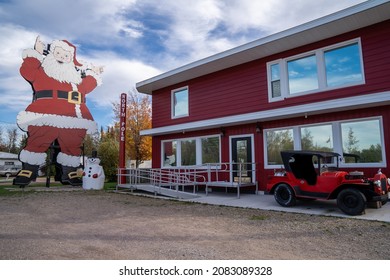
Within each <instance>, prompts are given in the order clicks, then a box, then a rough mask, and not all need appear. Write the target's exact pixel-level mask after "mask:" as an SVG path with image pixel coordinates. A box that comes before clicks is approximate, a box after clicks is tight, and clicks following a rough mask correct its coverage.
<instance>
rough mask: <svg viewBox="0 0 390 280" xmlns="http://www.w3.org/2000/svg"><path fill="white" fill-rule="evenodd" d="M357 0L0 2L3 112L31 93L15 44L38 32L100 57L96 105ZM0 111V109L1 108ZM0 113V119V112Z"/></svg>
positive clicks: (25, 44)
mask: <svg viewBox="0 0 390 280" xmlns="http://www.w3.org/2000/svg"><path fill="white" fill-rule="evenodd" d="M360 2H363V1H361V0H346V1H339V0H318V1H312V0H289V1H287V0H273V1H253V0H229V1H225V0H197V1H191V2H189V1H187V0H165V1H157V0H142V1H141V0H139V1H137V0H128V1H123V0H110V1H103V0H102V1H95V0H79V1H62V0H51V1H47V0H34V1H24V0H11V1H6V2H2V3H1V6H0V45H1V48H0V58H1V59H0V97H1V100H2V101H1V104H0V105H1V106H0V110H3V109H2V108H6V110H7V112H8V111H11V112H15V116H16V114H17V112H19V111H20V110H23V109H24V108H25V107H26V106H27V105H28V104H29V103H30V101H31V88H30V85H29V84H28V83H27V82H26V81H24V80H23V78H22V77H21V76H20V74H19V67H20V64H21V62H22V59H21V52H22V50H23V49H25V48H31V47H33V45H34V42H35V38H36V36H37V35H41V37H42V39H43V40H44V41H45V42H47V43H49V42H50V41H52V40H53V39H67V40H69V41H71V42H72V43H74V44H77V46H78V50H77V55H78V58H79V59H80V60H85V61H87V62H92V63H94V64H95V65H105V72H104V73H103V75H102V79H103V85H102V86H100V87H98V88H97V89H96V90H95V91H93V92H92V93H91V94H90V97H89V101H88V102H89V103H90V104H92V106H93V107H95V108H96V109H104V108H111V103H112V102H113V101H116V100H117V99H118V98H119V94H120V93H121V92H127V91H128V90H130V89H131V88H132V87H134V85H135V83H136V82H139V81H142V80H145V79H148V78H151V77H153V76H155V75H157V74H159V73H161V72H162V71H167V70H170V69H172V68H176V67H179V66H182V65H184V64H187V63H189V62H193V61H195V60H198V59H202V58H204V57H207V56H210V55H213V54H216V53H219V52H221V51H225V50H227V49H230V48H233V47H235V46H238V45H241V44H243V43H247V42H249V41H252V40H256V39H258V38H261V37H263V36H265V35H268V34H271V33H274V32H277V31H280V30H284V29H287V28H289V27H293V26H296V25H298V24H301V23H303V22H306V21H309V20H313V19H315V18H318V17H320V16H323V15H325V14H329V13H332V12H335V11H337V10H340V9H343V8H346V7H347V6H351V5H354V4H357V3H360ZM0 115H2V114H0ZM0 121H1V119H0Z"/></svg>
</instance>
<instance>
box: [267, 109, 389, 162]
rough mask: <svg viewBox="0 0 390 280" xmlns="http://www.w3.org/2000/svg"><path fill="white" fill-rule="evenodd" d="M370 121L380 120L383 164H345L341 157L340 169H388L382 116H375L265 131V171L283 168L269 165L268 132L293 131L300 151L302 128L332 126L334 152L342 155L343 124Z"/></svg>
mask: <svg viewBox="0 0 390 280" xmlns="http://www.w3.org/2000/svg"><path fill="white" fill-rule="evenodd" d="M369 120H378V121H379V126H380V127H379V129H380V131H381V135H380V137H381V138H380V141H381V147H382V162H372V163H370V162H368V163H364V162H362V163H345V162H344V159H343V157H342V156H341V159H342V161H341V162H340V163H339V167H341V168H386V167H387V164H386V163H387V160H386V152H385V151H386V147H385V144H386V143H385V139H384V130H383V118H382V116H373V117H368V118H358V119H345V120H340V121H334V122H322V123H312V124H305V125H297V126H288V127H276V128H269V129H264V133H263V143H264V146H263V150H264V154H263V156H264V168H265V169H275V168H280V167H281V166H282V167H283V164H272V165H271V164H268V160H267V156H268V155H267V153H268V150H267V132H268V131H274V130H287V129H291V130H292V131H293V140H294V149H295V150H300V149H301V138H300V129H301V128H302V127H307V126H320V125H332V133H333V134H332V137H333V139H332V141H333V151H334V152H336V153H339V154H340V155H342V154H343V142H342V141H343V140H342V134H341V124H342V123H348V122H363V121H369Z"/></svg>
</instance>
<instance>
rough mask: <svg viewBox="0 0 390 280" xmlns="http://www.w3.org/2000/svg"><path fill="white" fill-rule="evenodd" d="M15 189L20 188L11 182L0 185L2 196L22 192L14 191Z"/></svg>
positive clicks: (0, 194)
mask: <svg viewBox="0 0 390 280" xmlns="http://www.w3.org/2000/svg"><path fill="white" fill-rule="evenodd" d="M13 189H15V190H19V187H17V186H14V185H11V184H9V185H8V184H7V185H0V196H7V195H15V194H18V193H20V192H17V191H13Z"/></svg>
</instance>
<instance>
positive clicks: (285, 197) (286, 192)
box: [274, 184, 297, 207]
mask: <svg viewBox="0 0 390 280" xmlns="http://www.w3.org/2000/svg"><path fill="white" fill-rule="evenodd" d="M274 197H275V200H276V202H277V203H279V204H280V205H282V206H284V207H290V206H294V205H295V204H296V202H297V200H296V198H295V193H294V191H293V189H292V188H291V187H290V186H288V185H286V184H280V185H278V186H277V187H276V188H275V191H274Z"/></svg>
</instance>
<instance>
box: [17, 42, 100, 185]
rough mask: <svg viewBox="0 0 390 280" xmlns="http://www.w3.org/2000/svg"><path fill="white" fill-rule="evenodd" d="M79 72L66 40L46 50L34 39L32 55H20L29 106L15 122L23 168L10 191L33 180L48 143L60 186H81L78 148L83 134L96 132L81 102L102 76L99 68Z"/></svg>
mask: <svg viewBox="0 0 390 280" xmlns="http://www.w3.org/2000/svg"><path fill="white" fill-rule="evenodd" d="M82 66H83V65H81V64H80V63H79V62H78V61H77V59H76V48H75V46H74V45H72V44H71V43H69V42H68V41H65V40H55V41H53V42H52V43H51V44H50V45H48V46H46V45H45V44H44V43H43V42H42V41H41V40H40V38H39V36H38V38H37V40H36V42H35V46H34V49H26V50H24V51H23V64H22V66H21V68H20V73H21V75H22V76H23V78H24V79H26V80H27V81H28V82H29V83H30V84H31V86H32V89H33V100H32V103H31V104H30V105H29V106H28V107H27V108H26V109H25V111H22V112H20V113H19V114H18V116H17V124H18V126H19V127H20V129H22V130H23V131H26V132H27V134H28V138H27V144H26V146H25V147H24V149H23V150H22V151H21V152H20V154H19V159H20V161H21V162H22V163H23V168H22V170H21V171H20V172H19V173H18V175H17V176H16V177H15V179H14V185H19V186H25V185H28V184H29V183H30V182H31V181H32V180H35V179H36V176H37V172H38V169H39V167H40V166H42V165H44V164H45V162H46V151H47V150H48V148H49V147H50V145H51V144H52V143H57V144H58V146H59V150H57V153H56V154H57V158H56V163H57V166H59V167H60V168H59V173H60V174H59V175H60V176H59V180H60V181H61V182H62V183H63V184H72V185H81V183H82V180H81V177H80V176H79V172H77V168H78V167H79V166H80V163H81V161H80V155H81V146H82V143H83V140H84V137H85V136H86V134H87V133H89V134H93V133H95V132H96V131H97V125H96V123H95V121H94V120H93V118H92V115H91V113H90V112H89V110H88V108H87V106H86V104H85V97H86V95H87V94H88V93H90V92H91V91H92V90H93V89H94V88H95V87H96V86H98V85H100V84H101V79H100V74H101V73H102V72H103V69H102V67H94V66H89V67H88V66H84V67H82ZM57 178H58V174H57Z"/></svg>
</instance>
